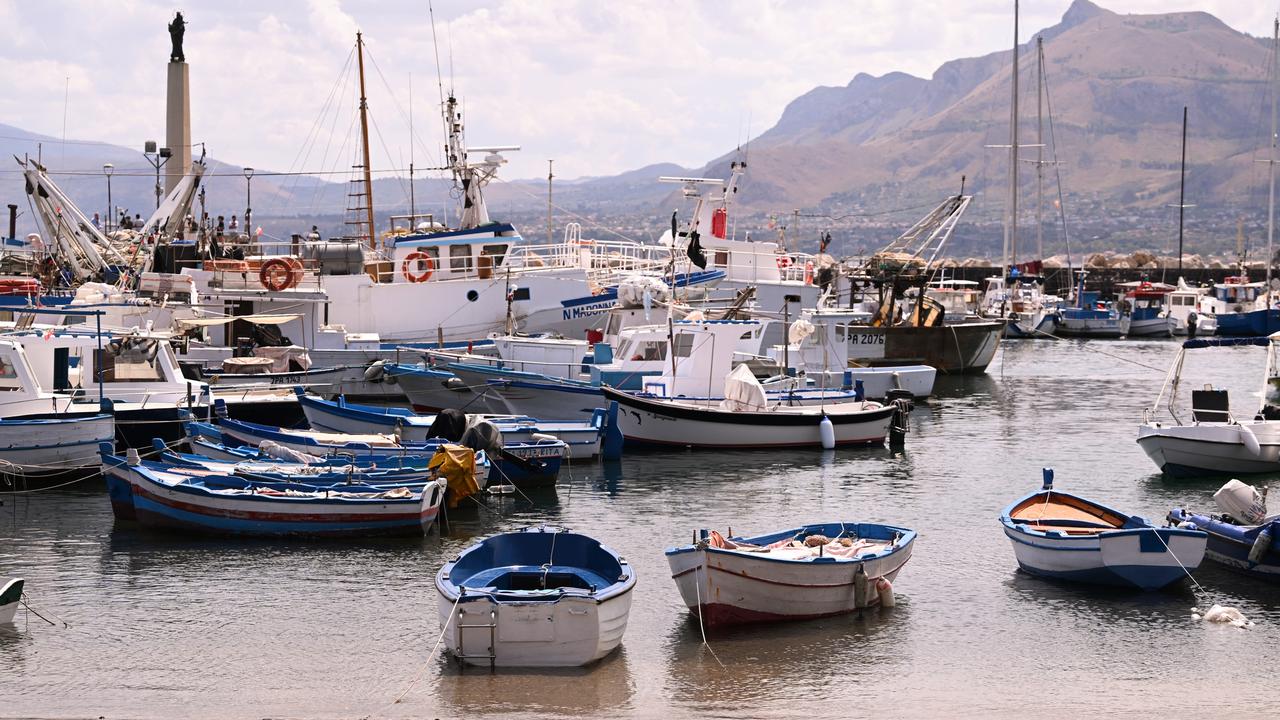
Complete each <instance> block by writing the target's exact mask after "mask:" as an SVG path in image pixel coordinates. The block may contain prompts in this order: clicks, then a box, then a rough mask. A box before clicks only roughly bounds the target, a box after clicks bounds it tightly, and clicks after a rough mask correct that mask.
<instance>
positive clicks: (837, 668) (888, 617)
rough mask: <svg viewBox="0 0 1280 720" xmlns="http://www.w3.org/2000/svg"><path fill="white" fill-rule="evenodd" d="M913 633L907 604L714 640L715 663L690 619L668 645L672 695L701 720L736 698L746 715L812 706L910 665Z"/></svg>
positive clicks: (723, 634) (737, 631) (750, 629)
mask: <svg viewBox="0 0 1280 720" xmlns="http://www.w3.org/2000/svg"><path fill="white" fill-rule="evenodd" d="M910 628H911V610H910V607H909V606H908V605H906V604H904V605H900V606H898V607H895V608H892V609H873V610H868V611H863V612H860V613H852V614H849V615H841V616H836V617H831V618H824V619H820V620H807V621H801V622H787V623H772V624H764V625H749V626H744V627H739V628H728V629H725V630H723V631H718V632H715V633H712V634H709V635H708V636H707V640H708V642H709V643H710V647H711V651H714V657H713V655H712V652H709V651H708V650H707V648H706V647H705V646H704V645H703V644H702V633H701V630H700V627H699V625H698V621H697V617H696V616H695V615H693V614H690V613H685V619H684V621H683V622H680V623H678V624H677V625H676V626H675V627H674V628H673V629H672V630H671V632H669V633H668V635H667V638H666V646H667V648H668V654H669V660H668V663H667V679H666V689H667V692H668V693H669V694H670V696H671V698H672V699H673V700H674V701H675V702H678V703H680V704H681V705H684V706H686V707H688V708H689V709H690V710H693V711H696V712H714V711H715V710H716V709H717V708H721V707H722V703H723V699H724V698H734V700H735V703H736V706H737V707H739V708H743V709H747V708H751V707H785V706H779V705H777V703H779V702H785V701H788V700H797V699H813V698H814V697H815V696H817V695H820V694H821V693H822V692H823V691H824V689H825V690H829V689H830V688H831V684H832V683H837V684H839V685H844V684H846V683H850V684H853V685H856V684H857V683H858V682H859V681H869V680H871V679H873V678H875V677H877V676H880V675H882V674H884V673H886V672H892V671H893V669H894V668H895V667H899V666H905V665H909V664H910V663H911V659H912V658H911V654H910V652H909V651H908V649H907V648H908V642H907V640H908V637H909V635H910ZM716 658H719V662H717V661H716ZM720 663H723V664H724V667H721V665H720Z"/></svg>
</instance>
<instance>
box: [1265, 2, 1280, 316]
mask: <svg viewBox="0 0 1280 720" xmlns="http://www.w3.org/2000/svg"><path fill="white" fill-rule="evenodd" d="M1277 73H1280V17H1277V18H1276V21H1275V25H1274V26H1273V27H1272V35H1271V146H1270V148H1269V149H1268V153H1267V169H1268V170H1269V171H1270V172H1269V173H1268V174H1269V175H1270V176H1271V189H1270V191H1269V192H1268V195H1267V307H1268V308H1269V307H1271V261H1272V259H1273V258H1274V257H1275V254H1274V253H1275V250H1274V248H1273V246H1272V243H1273V242H1274V240H1275V233H1276V95H1278V94H1280V92H1277V90H1280V75H1278V74H1277Z"/></svg>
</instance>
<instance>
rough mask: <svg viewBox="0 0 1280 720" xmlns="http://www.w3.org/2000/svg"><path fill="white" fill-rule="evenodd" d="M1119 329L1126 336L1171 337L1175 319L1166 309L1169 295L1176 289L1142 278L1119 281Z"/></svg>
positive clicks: (1167, 308)
mask: <svg viewBox="0 0 1280 720" xmlns="http://www.w3.org/2000/svg"><path fill="white" fill-rule="evenodd" d="M1117 287H1120V288H1122V289H1123V290H1124V296H1123V298H1122V299H1121V301H1120V330H1121V331H1122V332H1123V333H1124V334H1125V336H1127V337H1131V338H1132V337H1166V338H1167V337H1173V334H1174V329H1175V328H1176V327H1177V324H1178V323H1177V320H1175V319H1174V317H1173V315H1172V314H1171V313H1170V312H1169V307H1168V305H1167V301H1168V297H1169V294H1170V293H1172V292H1173V291H1174V290H1175V289H1176V288H1174V286H1173V285H1168V284H1166V283H1153V282H1149V281H1146V280H1135V281H1133V282H1126V283H1120V284H1119V285H1118V286H1117Z"/></svg>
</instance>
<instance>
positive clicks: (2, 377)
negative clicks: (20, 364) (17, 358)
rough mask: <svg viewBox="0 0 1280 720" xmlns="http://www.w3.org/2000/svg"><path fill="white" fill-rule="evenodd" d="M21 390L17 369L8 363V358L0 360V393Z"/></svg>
mask: <svg viewBox="0 0 1280 720" xmlns="http://www.w3.org/2000/svg"><path fill="white" fill-rule="evenodd" d="M21 389H22V385H21V383H19V381H18V369H17V368H16V367H14V365H13V363H12V362H10V361H9V358H0V392H14V391H18V390H21Z"/></svg>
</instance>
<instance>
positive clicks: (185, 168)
mask: <svg viewBox="0 0 1280 720" xmlns="http://www.w3.org/2000/svg"><path fill="white" fill-rule="evenodd" d="M188 70H189V68H188V66H187V64H186V63H185V62H170V63H169V94H168V97H167V101H166V105H165V107H166V111H165V143H164V144H165V145H166V146H167V147H168V148H169V149H170V150H172V151H173V157H172V158H170V159H169V162H168V163H167V164H165V166H164V190H165V193H166V194H167V193H169V192H170V191H172V190H173V188H174V187H175V186H177V184H178V182H179V181H181V180H182V177H183V176H184V175H186V174H187V173H189V172H191V81H190V73H189V72H188Z"/></svg>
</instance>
